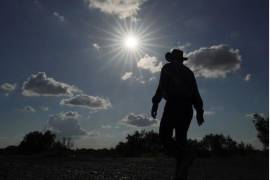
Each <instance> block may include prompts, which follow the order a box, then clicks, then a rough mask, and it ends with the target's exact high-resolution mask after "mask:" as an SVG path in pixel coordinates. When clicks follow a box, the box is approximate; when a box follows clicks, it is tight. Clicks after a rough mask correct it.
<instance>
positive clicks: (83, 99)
mask: <svg viewBox="0 0 270 180" xmlns="http://www.w3.org/2000/svg"><path fill="white" fill-rule="evenodd" d="M60 104H61V105H67V106H71V107H83V108H88V109H91V110H100V109H108V108H109V107H111V102H110V101H109V99H105V98H103V97H98V96H89V95H86V94H81V95H76V96H73V97H70V98H67V99H62V100H61V102H60Z"/></svg>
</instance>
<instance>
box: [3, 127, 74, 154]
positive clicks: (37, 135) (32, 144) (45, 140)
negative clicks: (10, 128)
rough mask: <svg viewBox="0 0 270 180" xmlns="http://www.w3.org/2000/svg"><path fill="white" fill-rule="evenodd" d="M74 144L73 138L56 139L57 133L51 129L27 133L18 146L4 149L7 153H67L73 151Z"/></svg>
mask: <svg viewBox="0 0 270 180" xmlns="http://www.w3.org/2000/svg"><path fill="white" fill-rule="evenodd" d="M72 146H73V143H72V140H71V138H63V139H61V140H56V134H54V133H52V132H51V131H46V132H44V133H42V132H39V131H33V132H30V133H28V134H26V135H25V136H24V138H23V140H22V141H21V143H20V144H19V145H18V146H8V147H6V148H5V149H3V150H2V152H3V153H5V154H23V155H30V154H39V153H43V154H44V153H45V154H48V155H49V154H50V155H55V156H58V155H61V156H62V155H65V154H67V153H69V152H71V151H72V150H71V148H72Z"/></svg>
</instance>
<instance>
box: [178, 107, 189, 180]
mask: <svg viewBox="0 0 270 180" xmlns="http://www.w3.org/2000/svg"><path fill="white" fill-rule="evenodd" d="M192 116H193V109H192V107H189V106H185V107H183V108H181V113H180V116H178V118H177V123H176V128H175V138H176V146H177V159H176V160H177V164H176V179H179V180H186V179H187V176H188V169H189V167H190V166H191V164H192V161H191V159H190V157H189V152H188V149H187V132H188V128H189V126H190V123H191V119H192Z"/></svg>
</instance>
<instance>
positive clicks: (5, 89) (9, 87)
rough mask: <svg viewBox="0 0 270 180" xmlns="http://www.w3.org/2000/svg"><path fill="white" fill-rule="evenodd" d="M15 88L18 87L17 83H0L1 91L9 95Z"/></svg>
mask: <svg viewBox="0 0 270 180" xmlns="http://www.w3.org/2000/svg"><path fill="white" fill-rule="evenodd" d="M15 89H16V84H11V83H3V84H1V85H0V92H3V93H5V94H7V95H8V94H9V93H11V92H13V91H14V90H15Z"/></svg>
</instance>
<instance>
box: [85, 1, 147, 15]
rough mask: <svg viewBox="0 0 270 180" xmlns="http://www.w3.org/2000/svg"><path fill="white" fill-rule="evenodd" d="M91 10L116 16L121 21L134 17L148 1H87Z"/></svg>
mask: <svg viewBox="0 0 270 180" xmlns="http://www.w3.org/2000/svg"><path fill="white" fill-rule="evenodd" d="M86 1H87V2H88V5H89V7H90V8H95V9H98V10H100V11H101V12H103V13H106V14H110V15H116V16H118V17H119V18H120V19H125V18H128V17H134V16H136V15H137V14H138V11H139V10H140V7H141V5H142V4H143V3H144V2H145V1H146V0H86Z"/></svg>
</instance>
